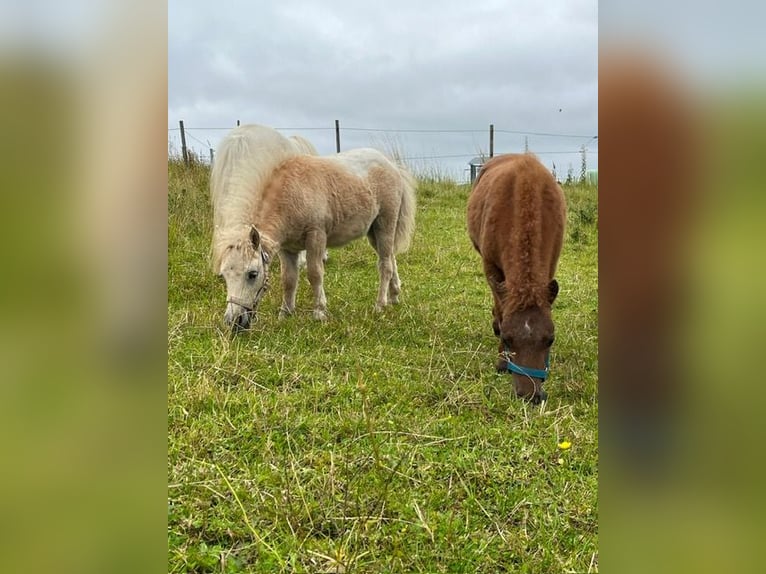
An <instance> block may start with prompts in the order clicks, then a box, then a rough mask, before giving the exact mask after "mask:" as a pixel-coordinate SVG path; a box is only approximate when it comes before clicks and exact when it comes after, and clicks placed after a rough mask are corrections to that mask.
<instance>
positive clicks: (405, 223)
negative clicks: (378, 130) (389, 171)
mask: <svg viewBox="0 0 766 574" xmlns="http://www.w3.org/2000/svg"><path fill="white" fill-rule="evenodd" d="M397 168H398V169H399V174H400V175H401V177H402V190H403V193H402V203H401V204H400V205H399V218H398V219H397V221H396V234H395V235H394V253H404V252H405V251H407V249H409V247H410V241H411V240H412V234H413V233H414V232H415V207H416V205H415V189H416V188H417V182H416V181H415V178H414V176H413V175H412V174H411V173H410V172H409V170H408V169H407V168H406V167H404V166H401V165H397Z"/></svg>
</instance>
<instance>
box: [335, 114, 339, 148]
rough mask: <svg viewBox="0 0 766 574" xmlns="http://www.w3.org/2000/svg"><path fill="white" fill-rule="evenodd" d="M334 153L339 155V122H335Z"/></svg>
mask: <svg viewBox="0 0 766 574" xmlns="http://www.w3.org/2000/svg"><path fill="white" fill-rule="evenodd" d="M335 152H336V153H340V122H339V121H338V120H335Z"/></svg>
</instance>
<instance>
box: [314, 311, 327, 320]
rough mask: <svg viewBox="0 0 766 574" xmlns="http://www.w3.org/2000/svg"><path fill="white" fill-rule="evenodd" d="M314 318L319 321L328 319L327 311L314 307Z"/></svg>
mask: <svg viewBox="0 0 766 574" xmlns="http://www.w3.org/2000/svg"><path fill="white" fill-rule="evenodd" d="M314 319H316V320H317V321H327V313H325V312H324V311H322V310H321V309H314Z"/></svg>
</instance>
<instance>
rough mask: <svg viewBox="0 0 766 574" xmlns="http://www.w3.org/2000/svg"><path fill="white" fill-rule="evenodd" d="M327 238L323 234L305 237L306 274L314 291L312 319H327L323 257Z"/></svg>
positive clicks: (315, 233)
mask: <svg viewBox="0 0 766 574" xmlns="http://www.w3.org/2000/svg"><path fill="white" fill-rule="evenodd" d="M326 249H327V238H326V236H325V234H324V233H320V232H311V233H309V234H308V235H307V236H306V273H307V275H308V278H309V283H310V284H311V288H312V290H313V291H314V319H317V320H319V321H324V320H326V319H327V297H325V294H324V256H325V253H326Z"/></svg>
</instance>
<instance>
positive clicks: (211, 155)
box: [210, 148, 214, 166]
mask: <svg viewBox="0 0 766 574" xmlns="http://www.w3.org/2000/svg"><path fill="white" fill-rule="evenodd" d="M213 155H214V154H213V148H210V165H211V166H212V165H213Z"/></svg>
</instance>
